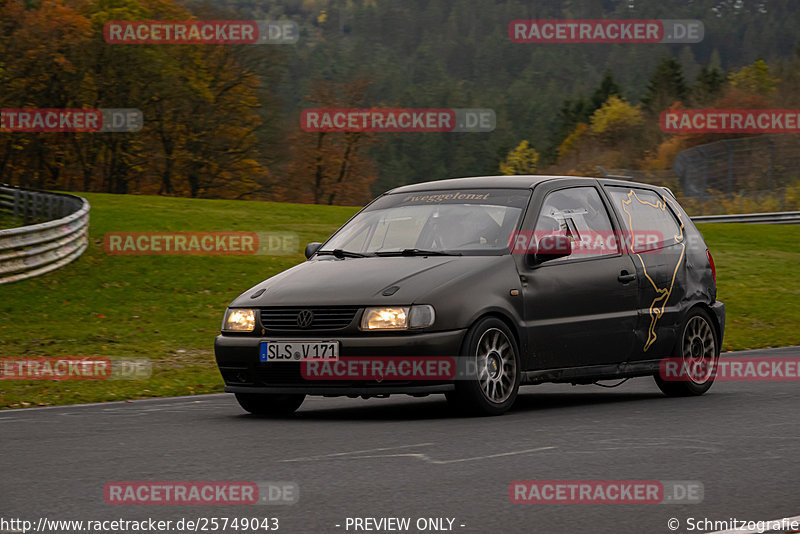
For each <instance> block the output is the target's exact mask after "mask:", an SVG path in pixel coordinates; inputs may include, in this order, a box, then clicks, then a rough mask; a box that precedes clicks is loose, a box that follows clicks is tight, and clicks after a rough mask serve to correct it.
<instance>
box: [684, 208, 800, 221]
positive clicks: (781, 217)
mask: <svg viewBox="0 0 800 534" xmlns="http://www.w3.org/2000/svg"><path fill="white" fill-rule="evenodd" d="M692 220H693V221H694V222H696V223H751V224H800V211H779V212H773V213H741V214H738V215H701V216H699V217H692Z"/></svg>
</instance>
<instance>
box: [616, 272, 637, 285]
mask: <svg viewBox="0 0 800 534" xmlns="http://www.w3.org/2000/svg"><path fill="white" fill-rule="evenodd" d="M617 280H619V281H620V282H622V283H623V284H627V283H628V282H633V281H634V280H636V274H635V273H634V274H629V273H628V271H622V272H621V273H619V276H618V277H617Z"/></svg>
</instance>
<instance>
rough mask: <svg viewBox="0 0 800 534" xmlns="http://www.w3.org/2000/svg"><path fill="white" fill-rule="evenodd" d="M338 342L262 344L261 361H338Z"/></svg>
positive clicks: (279, 341) (273, 341)
mask: <svg viewBox="0 0 800 534" xmlns="http://www.w3.org/2000/svg"><path fill="white" fill-rule="evenodd" d="M338 359H339V342H338V341H281V340H268V341H262V342H261V350H260V353H259V361H262V362H299V361H303V360H329V361H333V360H338Z"/></svg>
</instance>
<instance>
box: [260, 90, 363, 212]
mask: <svg viewBox="0 0 800 534" xmlns="http://www.w3.org/2000/svg"><path fill="white" fill-rule="evenodd" d="M369 85H370V82H368V81H366V80H357V81H353V82H343V83H333V82H319V83H317V84H315V85H314V89H313V90H312V93H311V94H310V95H309V96H308V97H307V98H306V100H307V101H308V102H309V103H311V104H313V105H314V106H315V107H321V108H360V107H362V106H363V104H364V99H365V94H366V90H367V88H368V87H369ZM374 141H375V134H373V133H370V132H361V131H358V132H313V131H312V132H306V131H303V130H302V129H300V126H299V121H298V126H297V127H296V130H295V134H294V135H293V136H292V137H291V138H290V142H291V153H290V162H289V166H288V180H287V182H286V183H283V184H276V185H275V187H274V190H275V192H276V195H277V199H278V200H286V201H294V202H313V203H314V204H329V205H332V204H344V205H347V204H351V205H352V204H357V205H358V204H363V203H366V202H367V201H369V200H370V198H371V193H370V190H369V185H370V184H371V183H372V182H373V181H375V179H376V177H377V170H376V168H375V164H374V163H373V162H372V161H371V160H370V159H369V158H368V157H367V156H366V154H365V148H366V147H367V146H369V145H370V144H372V143H373V142H374Z"/></svg>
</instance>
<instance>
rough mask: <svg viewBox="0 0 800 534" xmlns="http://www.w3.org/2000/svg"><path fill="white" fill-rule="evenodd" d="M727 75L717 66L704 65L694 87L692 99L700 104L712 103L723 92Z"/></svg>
mask: <svg viewBox="0 0 800 534" xmlns="http://www.w3.org/2000/svg"><path fill="white" fill-rule="evenodd" d="M724 85H725V75H724V74H723V73H722V71H721V70H719V69H718V68H716V67H703V68H702V69H700V74H699V75H698V76H697V81H695V83H694V86H693V87H692V101H693V102H694V103H695V104H697V105H699V106H707V105H709V104H711V103H712V102H713V101H714V100H716V99H717V97H719V96H720V94H721V93H722V89H723V86H724Z"/></svg>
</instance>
